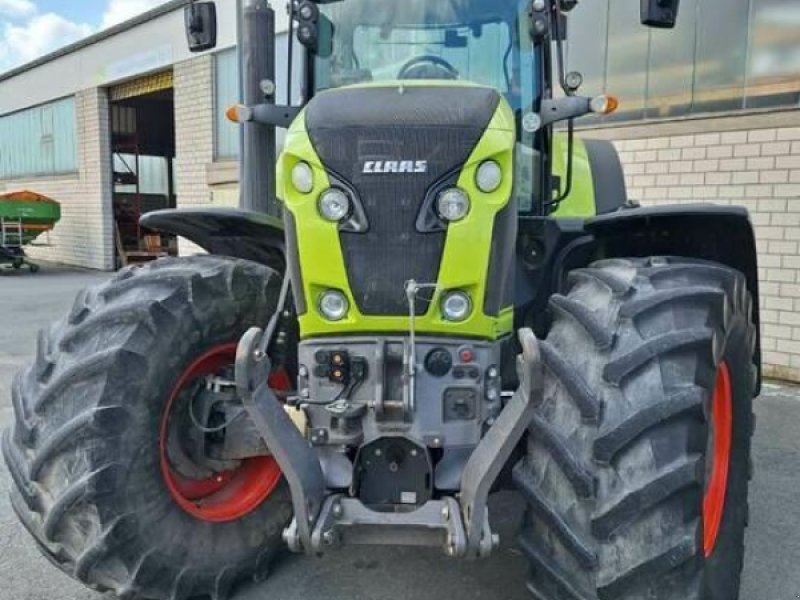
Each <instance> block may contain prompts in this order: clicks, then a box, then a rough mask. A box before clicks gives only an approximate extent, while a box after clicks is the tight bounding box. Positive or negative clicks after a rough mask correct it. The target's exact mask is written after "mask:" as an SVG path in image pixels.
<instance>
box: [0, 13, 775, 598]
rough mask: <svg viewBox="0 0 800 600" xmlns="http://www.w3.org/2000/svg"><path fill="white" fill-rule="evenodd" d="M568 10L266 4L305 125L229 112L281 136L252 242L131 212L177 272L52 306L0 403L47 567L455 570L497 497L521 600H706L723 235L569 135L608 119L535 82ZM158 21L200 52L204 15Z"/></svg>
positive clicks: (737, 408) (209, 218)
mask: <svg viewBox="0 0 800 600" xmlns="http://www.w3.org/2000/svg"><path fill="white" fill-rule="evenodd" d="M249 4H252V2H249ZM576 4H577V3H576V2H575V1H574V0H532V1H531V0H520V1H517V0H507V1H499V0H410V1H403V2H400V1H399V0H341V1H331V0H326V1H322V0H316V1H314V0H300V1H296V2H293V3H292V5H291V11H292V18H291V22H292V31H291V34H290V35H291V36H292V38H294V37H295V36H296V38H297V39H298V40H299V42H300V43H301V44H302V45H303V46H304V47H305V48H306V59H305V60H304V61H303V68H302V69H300V70H302V73H303V77H302V79H303V94H304V97H305V101H304V102H303V103H302V106H276V105H275V104H274V98H272V100H271V101H267V100H265V98H268V97H269V95H270V94H272V93H273V86H272V84H271V82H269V81H258V82H255V85H256V86H258V87H260V88H261V89H262V91H263V94H262V96H261V102H259V103H255V104H254V103H250V104H248V105H242V106H238V107H234V109H233V110H231V111H229V113H230V115H231V117H232V118H233V119H235V120H237V121H239V122H240V123H242V127H243V129H247V130H248V131H250V132H253V131H255V132H258V131H262V132H266V133H267V134H270V132H272V134H274V131H275V127H285V128H287V129H288V133H287V135H286V138H285V143H284V146H283V151H282V153H281V155H280V157H279V159H278V161H277V163H278V165H277V171H271V170H270V169H271V167H270V165H269V161H268V160H266V159H265V157H267V158H268V157H269V144H266V145H265V146H264V147H265V148H266V151H265V154H264V156H259V155H257V151H256V150H254V149H253V147H252V146H249V145H245V157H244V158H245V164H246V165H252V164H257V165H260V170H259V169H253V167H252V166H247V167H246V168H245V170H244V172H243V176H244V183H243V185H244V186H245V187H246V186H247V185H248V183H247V182H252V181H253V179H257V178H258V176H260V175H261V174H262V171H263V173H266V174H267V175H268V179H272V181H271V184H272V185H273V186H274V184H275V182H276V181H277V186H275V187H277V196H278V198H279V199H280V201H281V203H282V207H283V211H282V212H283V221H282V222H280V221H278V220H276V219H275V218H272V217H270V216H268V215H266V214H263V213H259V212H256V211H247V210H235V209H219V210H210V209H192V210H178V211H166V212H158V213H152V214H150V215H146V216H145V218H144V220H143V224H144V225H145V226H147V227H150V228H154V229H159V230H162V231H165V232H169V233H172V234H178V235H181V236H184V237H186V238H189V239H191V240H192V241H194V242H195V243H197V244H199V245H200V246H202V247H204V248H205V249H206V250H207V251H208V252H209V254H208V255H203V256H194V257H190V258H182V259H165V260H162V261H158V262H156V263H153V264H150V265H147V266H144V267H141V268H126V269H123V270H122V271H120V272H119V273H117V274H116V275H115V276H114V277H113V278H112V279H111V280H110V281H109V282H108V283H106V284H103V285H101V286H99V287H96V288H92V289H89V290H87V291H84V292H82V293H81V294H80V295H79V296H78V298H77V300H76V301H75V304H74V307H73V309H72V310H71V312H70V313H69V315H67V316H66V317H65V318H64V319H63V320H62V321H60V322H58V323H57V324H56V325H54V326H53V327H51V328H50V329H49V330H48V331H46V332H43V333H42V334H41V336H40V338H39V343H38V350H37V354H36V357H35V360H34V361H33V362H32V364H31V365H30V366H29V367H28V368H27V369H25V370H24V371H23V372H21V373H20V374H19V375H18V376H17V377H16V379H15V381H14V384H13V390H12V394H13V398H12V399H13V407H14V412H15V417H16V420H15V424H14V426H13V427H12V428H11V430H10V431H7V432H6V433H5V436H4V437H3V446H2V447H3V453H4V456H5V460H6V462H7V464H8V466H9V469H10V472H11V474H12V476H13V480H14V488H13V490H12V500H13V506H14V508H15V510H16V512H17V513H18V515H19V517H20V518H21V520H22V522H23V523H24V524H25V526H26V528H27V529H28V531H29V532H30V533H31V534H32V535H33V536H34V537H35V539H36V541H37V543H38V545H39V547H40V548H41V549H42V551H43V552H44V553H45V554H46V555H47V557H49V558H50V559H51V561H52V562H53V563H54V564H55V565H57V566H58V567H60V568H61V569H63V570H64V571H66V572H67V573H69V574H70V575H72V576H73V577H75V578H76V579H78V580H80V581H82V582H84V583H85V584H87V585H88V586H91V587H93V588H95V589H98V590H109V591H112V592H114V593H116V594H118V595H119V596H120V597H122V598H146V599H153V600H176V599H188V598H194V597H210V598H212V599H214V600H218V599H223V598H226V597H228V596H229V595H230V593H231V590H233V589H234V587H235V586H236V585H237V584H238V583H239V582H241V581H243V580H248V579H249V580H252V579H256V580H258V579H260V578H264V577H266V576H267V575H268V574H269V571H270V564H271V562H272V561H273V558H275V556H276V555H277V554H278V553H279V552H281V551H282V550H283V549H285V548H287V547H288V549H290V550H292V551H295V552H302V553H306V554H309V555H323V554H325V553H326V552H329V551H331V550H333V549H335V548H337V547H341V546H348V545H354V544H383V545H412V546H433V547H438V548H441V550H442V551H443V552H444V553H446V554H447V555H449V556H451V557H453V559H479V558H482V557H486V556H488V555H490V554H491V553H492V552H493V551H494V550H495V549H496V548H497V545H498V543H499V537H498V535H497V532H496V530H495V528H494V527H493V524H492V520H491V518H490V516H489V511H488V509H487V502H488V498H489V495H490V494H492V493H494V492H496V491H499V490H504V489H515V490H518V492H519V493H520V495H521V497H522V498H523V499H524V501H525V507H526V508H525V511H526V512H525V515H524V517H523V518H522V519H521V522H522V525H521V529H520V531H519V537H518V543H519V545H520V547H521V550H522V553H523V555H524V556H525V557H526V558H527V560H528V561H529V563H530V579H529V581H528V582H527V586H528V589H529V590H530V593H531V597H532V598H535V599H537V600H611V599H614V600H634V599H643V598H648V599H650V600H679V599H680V600H735V599H736V598H738V595H739V592H738V589H739V578H740V572H741V568H742V561H743V537H744V531H745V526H746V524H747V519H748V514H747V511H748V505H747V492H748V481H749V479H750V474H751V463H750V440H751V435H752V433H753V428H754V419H753V414H752V400H753V398H754V397H755V396H756V395H757V394H758V392H759V386H760V378H761V375H760V366H759V365H760V341H759V333H758V316H759V312H758V281H757V265H756V250H755V244H754V236H753V230H752V227H751V224H750V222H749V219H748V215H747V212H746V211H745V210H743V209H739V208H736V207H730V206H712V205H681V206H658V207H644V208H643V207H639V206H638V205H637V204H636V203H634V202H632V201H629V200H628V198H627V197H626V193H625V186H624V179H623V177H622V169H621V166H620V162H619V159H618V157H617V155H616V154H615V152H614V149H613V147H612V146H611V145H610V144H607V143H602V142H597V141H580V140H579V139H577V138H576V137H575V136H574V135H573V127H572V123H573V121H574V119H577V118H578V117H581V116H583V115H588V114H590V113H595V114H604V113H608V112H611V111H612V110H613V109H614V108H615V105H616V102H615V100H614V99H613V98H610V97H605V96H600V97H596V98H589V97H583V96H580V95H579V94H578V93H577V92H578V88H579V87H580V84H581V81H580V80H581V77H580V75H578V74H576V73H570V74H567V73H565V69H564V66H563V60H561V59H560V57H561V56H563V48H562V45H563V43H564V40H565V38H566V24H567V12H568V11H569V10H572V9H573V8H574V7H575V5H576ZM677 4H678V2H677V0H643V2H642V9H641V10H642V20H643V22H644V23H645V24H646V25H650V26H656V27H670V26H672V25H674V23H675V19H676V14H677ZM578 10H580V9H578ZM187 11H188V12H187V25H188V32H189V38H190V41H191V42H192V46H193V48H194V49H198V50H202V49H208V48H210V47H212V46H213V45H214V31H215V21H214V18H215V10H214V7H213V3H198V4H193V5H192V6H190V7H187ZM255 12H258V11H255ZM258 18H261V17H258ZM266 22H267V23H269V19H267V21H266ZM271 35H273V36H274V26H273V32H272V33H271ZM290 39H291V38H290ZM261 41H262V42H264V43H265V46H266V47H267V48H271V47H274V39H267V40H266V41H265V40H261ZM270 44H272V46H270ZM243 45H244V48H243V51H244V52H245V53H247V52H250V51H251V50H252V48H250V47H248V46H247V45H246V44H245V43H244V42H243ZM289 73H290V75H291V74H292V66H291V64H290V65H289ZM556 87H559V88H560V90H561V91H560V92H559V93H556ZM272 142H273V143H274V137H273V140H272ZM254 160H255V163H254V162H253V161H254ZM248 161H249V162H248ZM271 172H274V173H277V175H276V176H274V177H269V174H270V173H271ZM273 193H274V192H273ZM519 585H525V582H520V583H519ZM265 589H266V593H267V594H268V593H269V588H268V587H267V588H265Z"/></svg>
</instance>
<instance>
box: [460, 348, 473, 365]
mask: <svg viewBox="0 0 800 600" xmlns="http://www.w3.org/2000/svg"><path fill="white" fill-rule="evenodd" d="M458 357H459V358H460V359H461V362H464V363H468V362H472V359H473V354H472V350H470V349H469V348H464V349H463V350H461V351H460V352H459V353H458Z"/></svg>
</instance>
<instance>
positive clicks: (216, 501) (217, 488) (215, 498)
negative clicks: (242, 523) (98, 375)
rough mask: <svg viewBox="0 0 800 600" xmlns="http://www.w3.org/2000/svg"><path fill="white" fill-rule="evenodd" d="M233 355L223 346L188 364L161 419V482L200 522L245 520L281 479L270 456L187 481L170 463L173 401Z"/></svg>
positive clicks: (231, 349)
mask: <svg viewBox="0 0 800 600" xmlns="http://www.w3.org/2000/svg"><path fill="white" fill-rule="evenodd" d="M235 356H236V344H225V345H222V346H217V347H216V348H213V349H211V350H210V351H208V352H206V353H205V354H203V355H202V356H200V357H199V358H198V359H197V360H195V361H194V362H193V363H192V364H191V365H189V367H188V368H187V369H186V370H185V371H184V372H183V374H182V375H181V376H180V378H179V379H178V381H177V383H176V384H175V386H174V387H173V388H172V391H171V393H170V397H169V400H168V401H167V405H166V407H165V409H164V415H163V417H162V419H161V433H160V443H159V445H160V453H161V474H162V475H163V477H164V482H165V483H166V485H167V489H168V490H169V493H170V495H171V496H172V499H173V500H174V501H175V502H176V503H177V504H178V506H180V507H181V508H182V509H183V510H185V511H186V512H187V513H189V514H190V515H192V516H194V517H196V518H198V519H200V520H202V521H211V522H215V523H223V522H227V521H235V520H236V519H240V518H242V517H244V516H245V515H247V514H249V513H251V512H253V511H254V510H255V509H256V508H258V507H259V506H261V504H262V503H263V502H264V501H265V500H266V499H267V498H268V497H269V496H270V494H272V492H273V491H275V488H276V487H277V486H278V483H280V480H281V470H280V467H278V463H277V462H276V461H275V459H274V458H273V457H271V456H259V457H255V458H249V459H245V460H243V461H242V462H241V465H240V466H239V467H238V468H237V469H235V470H232V471H226V472H223V473H217V474H215V475H214V476H213V477H211V478H208V479H190V478H187V477H185V476H183V475H181V474H180V473H178V472H177V471H176V470H175V469H174V467H173V466H172V464H171V463H170V460H169V455H168V452H167V447H168V444H167V442H168V439H169V435H170V427H169V422H170V417H171V416H172V415H173V412H174V410H175V408H176V406H175V404H176V400H177V399H178V397H179V396H180V395H181V392H182V391H183V390H185V389H186V388H187V387H188V386H189V385H191V384H193V383H194V382H195V381H196V380H197V379H198V378H199V377H205V376H207V375H214V374H216V373H218V372H219V371H220V370H221V369H223V368H224V367H226V366H228V365H232V364H233V363H234V360H235ZM285 379H286V380H287V381H286V382H284V381H280V383H281V384H285V383H288V377H286V378H285ZM275 383H277V381H276V379H275V378H270V384H271V385H275ZM275 387H278V386H275ZM280 387H283V386H282V385H281V386H280Z"/></svg>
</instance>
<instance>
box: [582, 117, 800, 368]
mask: <svg viewBox="0 0 800 600" xmlns="http://www.w3.org/2000/svg"><path fill="white" fill-rule="evenodd" d="M781 121H783V122H785V123H786V124H787V126H783V127H782V126H776V124H777V123H779V122H781ZM798 121H800V111H797V112H794V113H785V114H784V115H783V118H782V119H776V118H775V117H774V116H772V115H759V116H754V117H739V118H737V119H735V120H733V119H723V120H719V121H717V120H712V119H708V120H705V121H695V122H685V123H679V124H671V125H654V126H637V127H617V128H613V129H612V128H609V129H602V130H589V131H586V132H584V134H585V135H586V136H587V137H602V138H606V139H612V140H613V141H614V143H615V145H616V146H617V149H618V150H619V152H620V157H621V159H622V162H623V164H624V166H625V172H626V179H627V183H628V189H629V195H630V197H631V198H635V199H638V200H640V201H641V202H642V203H643V204H664V203H678V204H680V203H686V202H696V201H702V202H714V203H720V204H736V205H741V206H744V207H746V208H748V209H749V210H750V213H751V217H752V220H753V223H754V224H755V228H756V237H757V246H758V252H759V274H760V279H761V321H762V346H763V351H764V352H763V354H764V367H765V372H766V374H768V375H770V376H774V377H779V378H783V379H790V380H794V381H800V126H798V125H800V123H798ZM717 127H719V128H723V129H733V128H736V127H738V128H739V129H734V130H731V131H716V132H712V133H708V131H709V130H712V131H713V129H714V128H717ZM692 130H694V132H693V133H688V134H687V133H685V132H686V131H692Z"/></svg>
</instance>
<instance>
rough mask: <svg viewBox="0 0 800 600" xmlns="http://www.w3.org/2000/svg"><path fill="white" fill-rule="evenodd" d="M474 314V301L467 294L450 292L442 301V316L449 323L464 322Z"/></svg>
mask: <svg viewBox="0 0 800 600" xmlns="http://www.w3.org/2000/svg"><path fill="white" fill-rule="evenodd" d="M471 312H472V300H471V299H470V297H469V294H467V293H466V292H448V293H447V294H446V295H445V297H444V298H443V299H442V316H443V317H444V318H445V319H447V320H448V321H456V322H457V321H464V320H465V319H466V318H467V317H469V315H470V313H471Z"/></svg>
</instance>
